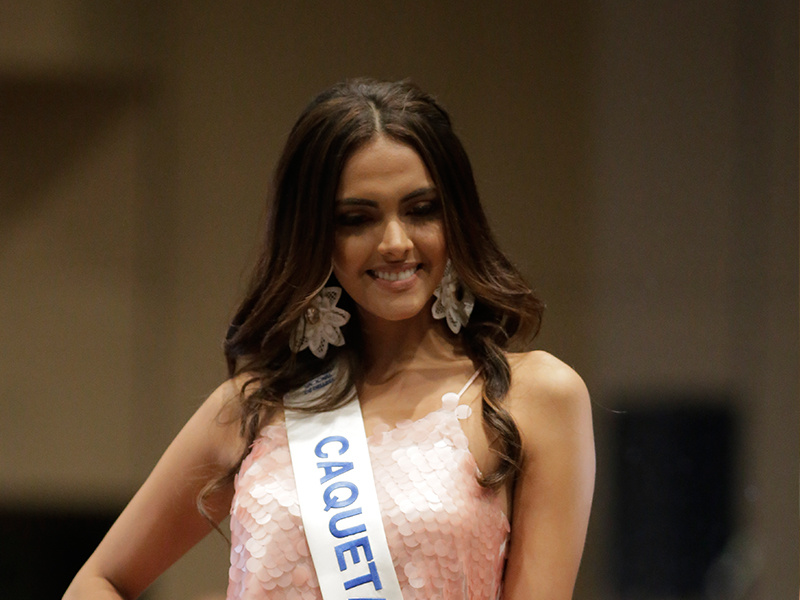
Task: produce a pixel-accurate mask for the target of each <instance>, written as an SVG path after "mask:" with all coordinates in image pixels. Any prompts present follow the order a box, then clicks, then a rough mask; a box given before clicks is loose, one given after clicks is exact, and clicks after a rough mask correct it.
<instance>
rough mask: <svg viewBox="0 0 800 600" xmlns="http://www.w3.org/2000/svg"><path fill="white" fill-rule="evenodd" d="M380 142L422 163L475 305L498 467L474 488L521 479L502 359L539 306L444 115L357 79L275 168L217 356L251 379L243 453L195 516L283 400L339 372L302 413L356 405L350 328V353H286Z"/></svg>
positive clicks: (316, 109)
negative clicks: (358, 166)
mask: <svg viewBox="0 0 800 600" xmlns="http://www.w3.org/2000/svg"><path fill="white" fill-rule="evenodd" d="M376 135H385V136H387V137H389V138H391V139H393V140H396V141H398V142H400V143H403V144H406V145H408V146H410V147H411V148H413V149H414V150H415V151H416V152H417V153H418V154H419V156H420V157H421V158H422V160H423V162H424V163H425V166H426V167H427V168H428V171H429V173H430V175H431V178H432V179H433V181H434V183H435V185H436V188H437V190H438V192H439V194H440V198H441V203H442V210H443V221H444V232H445V240H446V244H447V251H448V255H449V257H450V259H451V260H452V262H453V266H454V267H455V270H456V272H457V273H458V275H459V277H460V279H461V281H462V282H463V283H464V284H465V285H466V286H467V287H468V288H469V289H470V290H471V291H472V292H473V294H474V295H475V298H476V303H475V308H474V311H473V313H472V315H471V317H470V320H469V323H468V324H467V326H466V327H465V328H464V329H463V330H462V333H461V334H460V335H461V336H462V340H463V344H464V348H465V351H466V353H467V355H468V356H469V357H470V358H471V359H472V361H473V363H475V365H476V367H479V368H480V369H481V373H482V376H483V390H482V397H483V419H484V423H485V426H486V427H487V428H488V431H489V433H490V435H491V434H493V435H491V437H492V438H494V439H493V442H494V444H495V447H496V448H497V450H498V454H499V457H500V463H499V465H498V467H497V469H496V470H495V471H494V472H492V473H488V474H486V475H485V476H484V477H483V478H482V480H481V483H482V484H483V485H487V486H492V487H495V486H499V485H500V484H502V483H503V482H504V481H506V480H507V479H508V478H509V477H511V476H513V475H514V474H515V473H516V471H517V470H518V469H519V465H520V463H521V458H522V456H521V444H520V434H519V430H518V429H517V427H516V425H515V424H514V421H513V419H512V418H511V415H510V414H509V413H508V411H506V410H505V408H504V407H503V398H504V397H505V395H506V393H507V392H508V390H509V386H510V383H511V373H510V368H509V365H508V361H507V360H506V357H505V352H507V351H516V350H523V349H527V348H528V347H529V345H530V343H531V341H532V340H533V338H534V336H535V335H536V333H537V332H538V330H539V326H540V322H541V313H542V309H543V305H542V303H541V301H540V300H539V299H538V298H537V297H536V296H535V295H534V293H533V292H532V291H531V289H530V288H529V287H528V285H527V284H526V283H525V282H524V281H523V279H522V277H521V276H520V274H519V272H518V271H517V270H516V269H515V268H514V266H513V265H512V264H511V263H510V262H509V260H508V259H507V258H506V257H505V256H504V255H503V253H502V252H501V251H500V249H499V247H498V246H497V244H496V242H495V240H494V238H493V237H492V234H491V232H490V230H489V225H488V222H487V219H486V216H485V214H484V211H483V208H482V207H481V204H480V200H479V197H478V191H477V187H476V185H475V180H474V177H473V174H472V167H471V165H470V162H469V158H468V157H467V154H466V152H465V150H464V148H463V146H462V144H461V142H460V141H459V139H458V137H457V136H456V135H455V133H454V131H453V128H452V125H451V121H450V117H449V116H448V114H447V112H445V110H444V109H443V108H442V107H441V106H440V105H439V104H438V102H437V101H436V100H435V99H434V98H433V97H432V96H430V95H428V94H426V93H424V92H423V91H422V90H420V89H419V88H418V87H417V86H415V85H414V84H412V83H410V82H408V81H398V82H381V81H376V80H372V79H354V80H348V81H344V82H342V83H339V84H337V85H335V86H333V87H331V88H330V89H328V90H326V91H324V92H322V93H321V94H320V95H319V96H317V97H316V98H315V99H314V100H313V101H312V102H311V103H310V104H309V105H308V107H306V109H305V110H304V111H303V113H302V114H301V115H300V118H299V119H298V120H297V123H296V124H295V125H294V127H293V128H292V130H291V133H290V134H289V137H288V140H287V142H286V146H285V148H284V151H283V154H282V156H281V158H280V160H279V162H278V165H277V168H276V171H275V177H274V181H273V186H272V190H271V194H270V199H269V216H268V224H267V228H266V236H265V238H264V241H263V247H262V250H261V252H260V256H259V259H258V263H257V265H256V267H255V270H254V272H253V275H252V277H251V280H250V284H249V287H248V290H247V293H246V294H245V297H244V300H243V301H242V302H241V304H240V305H239V308H238V310H237V311H236V313H235V317H234V319H233V322H232V324H231V327H230V329H229V331H228V335H227V337H226V340H225V345H224V350H225V356H226V359H227V363H228V370H229V374H230V375H231V377H234V376H239V375H242V374H246V377H247V381H246V383H245V384H244V389H243V391H242V393H241V394H240V397H239V404H238V417H239V422H240V425H241V434H242V437H243V438H244V439H245V440H246V442H247V443H246V448H245V450H244V453H243V455H242V457H241V459H240V461H239V464H237V465H235V467H234V468H232V469H231V471H230V472H229V473H228V474H227V476H226V477H224V478H222V479H221V480H219V481H214V482H211V483H210V484H209V486H207V487H206V489H205V490H204V492H203V493H202V494H201V498H200V503H201V506H202V500H203V498H205V497H206V496H207V495H208V494H209V493H210V492H211V491H212V490H213V489H215V488H217V487H219V485H221V484H222V483H224V481H227V480H229V479H230V478H232V477H233V475H234V474H235V473H236V472H237V471H238V469H239V467H240V465H241V460H243V459H244V457H245V456H246V454H247V452H248V451H249V447H250V445H251V444H252V442H253V441H254V440H255V438H256V436H257V434H258V432H259V431H260V429H261V428H262V427H263V426H264V425H265V424H266V423H267V422H268V420H269V419H270V417H271V416H272V414H273V413H274V411H275V410H276V409H277V408H279V407H280V406H282V398H283V396H284V395H285V394H286V393H287V392H289V391H291V390H293V389H296V388H298V387H299V386H301V385H302V384H303V383H305V382H306V381H308V380H309V379H310V378H312V377H314V376H317V375H320V374H322V373H323V372H325V371H327V370H330V369H331V367H332V366H333V365H334V364H336V365H337V367H338V368H337V369H336V373H337V379H336V382H335V384H334V386H333V388H332V389H333V391H332V392H331V393H330V394H329V395H328V396H326V397H325V398H324V399H322V401H321V402H318V403H316V404H314V405H313V406H309V407H306V409H307V410H310V411H324V410H330V409H332V408H334V407H336V406H338V405H340V404H341V403H344V402H346V401H348V399H349V398H351V397H352V391H353V389H354V383H355V381H356V380H357V378H358V376H359V369H360V365H361V364H362V361H361V356H360V354H359V352H360V350H361V344H359V343H358V341H359V339H360V330H359V325H358V319H357V318H352V319H351V321H350V323H348V325H347V326H345V328H344V329H343V332H344V335H345V339H346V340H347V343H346V344H345V346H343V347H341V348H337V347H329V349H328V353H327V355H326V357H325V359H324V360H320V359H317V358H316V357H314V356H313V355H311V353H310V352H300V353H294V352H292V351H291V350H290V348H289V338H290V335H291V331H292V329H293V328H294V326H295V324H296V323H297V322H298V320H299V319H300V318H301V315H302V314H303V312H304V310H305V309H306V307H307V306H308V304H309V302H310V301H311V300H312V299H313V297H314V296H315V294H316V293H317V292H318V291H319V290H320V288H321V287H323V286H324V285H325V284H326V282H328V281H329V280H330V279H333V276H331V275H330V273H331V262H330V257H331V255H332V252H333V247H334V233H335V221H334V204H335V199H336V191H337V188H338V186H339V177H340V174H341V172H342V170H343V168H344V165H345V162H346V161H347V159H348V158H349V157H350V156H351V155H352V153H353V152H354V151H355V150H356V149H357V148H359V147H360V146H361V145H363V144H364V143H366V142H367V141H369V140H371V139H372V138H373V137H375V136H376ZM342 296H343V297H342V300H341V301H340V306H343V307H344V308H346V309H348V310H349V312H350V313H351V314H353V315H354V317H355V315H356V310H355V307H354V306H353V301H352V300H351V299H350V298H349V297H347V294H346V293H343V294H342Z"/></svg>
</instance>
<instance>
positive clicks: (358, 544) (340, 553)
mask: <svg viewBox="0 0 800 600" xmlns="http://www.w3.org/2000/svg"><path fill="white" fill-rule="evenodd" d="M359 548H363V549H364V556H365V557H366V559H367V561H370V560H372V548H371V547H370V545H369V538H367V536H364V537H362V538H358V539H357V540H350V541H349V542H342V543H341V544H339V545H338V546H336V547H335V548H334V549H333V550H334V552H336V560H338V561H339V570H340V571H344V570H345V569H346V568H347V563H346V562H345V560H344V553H345V552H349V553H350V556H351V557H352V558H353V564H354V565H355V564H358V563H360V562H361V557H360V556H359V555H358V549H359Z"/></svg>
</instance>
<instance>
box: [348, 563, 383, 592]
mask: <svg viewBox="0 0 800 600" xmlns="http://www.w3.org/2000/svg"><path fill="white" fill-rule="evenodd" d="M367 566H368V567H369V575H362V576H361V577H355V578H353V579H351V580H350V581H345V582H344V589H346V590H349V589H351V588H354V587H356V586H359V585H364V584H365V583H369V582H372V584H373V585H374V586H375V589H376V590H379V589H381V588H383V585H382V584H381V578H380V577H378V569H377V567H375V563H374V562H368V563H367Z"/></svg>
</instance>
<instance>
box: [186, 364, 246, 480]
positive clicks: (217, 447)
mask: <svg viewBox="0 0 800 600" xmlns="http://www.w3.org/2000/svg"><path fill="white" fill-rule="evenodd" d="M250 379H251V377H250V376H249V375H247V374H242V375H238V376H236V377H233V378H230V379H228V380H226V381H224V382H222V383H221V384H220V385H219V386H218V387H217V389H215V390H214V391H213V392H212V393H211V394H210V395H209V396H208V398H207V399H206V400H205V402H204V403H203V405H202V406H201V407H200V408H199V409H198V410H197V412H196V413H195V415H194V417H192V420H190V423H191V422H192V421H198V423H197V427H198V429H199V430H200V433H201V435H205V436H208V441H209V442H211V445H210V447H209V448H210V449H213V451H214V454H215V455H216V456H214V457H213V458H212V457H210V458H212V460H213V462H215V463H217V464H220V465H230V466H233V465H234V464H236V463H237V462H238V460H239V457H240V456H241V454H242V451H243V448H244V445H245V441H244V439H243V438H242V435H241V425H240V423H241V414H240V409H239V407H240V404H241V398H242V395H243V394H247V393H250V391H251V388H249V387H248V386H246V384H247V382H248V381H249V380H250Z"/></svg>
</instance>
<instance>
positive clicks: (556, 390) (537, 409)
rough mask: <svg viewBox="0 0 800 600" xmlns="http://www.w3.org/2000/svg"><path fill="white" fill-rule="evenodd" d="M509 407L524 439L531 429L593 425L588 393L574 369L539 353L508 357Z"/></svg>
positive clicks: (547, 354)
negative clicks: (587, 421) (509, 371)
mask: <svg viewBox="0 0 800 600" xmlns="http://www.w3.org/2000/svg"><path fill="white" fill-rule="evenodd" d="M508 359H509V364H510V366H511V389H510V390H509V395H508V407H509V410H510V411H511V414H512V415H513V416H514V418H515V420H516V421H517V423H518V425H519V426H520V428H521V429H522V433H523V436H524V435H525V433H526V430H529V429H530V428H531V427H533V428H536V429H539V428H542V427H543V426H546V427H547V428H548V429H553V428H560V427H568V428H573V427H577V426H579V425H580V424H581V423H585V422H586V420H587V418H588V419H589V422H590V421H591V402H590V400H589V391H588V390H587V388H586V384H585V383H584V382H583V379H582V378H581V376H580V375H578V373H576V372H575V371H574V370H573V369H572V367H570V366H569V365H567V364H566V363H564V362H563V361H561V360H559V359H558V358H556V357H555V356H553V355H552V354H549V353H547V352H544V351H541V350H536V351H533V352H527V353H520V354H513V355H509V357H508Z"/></svg>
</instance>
